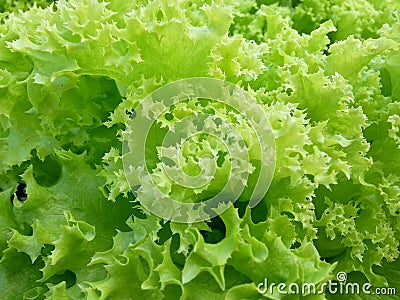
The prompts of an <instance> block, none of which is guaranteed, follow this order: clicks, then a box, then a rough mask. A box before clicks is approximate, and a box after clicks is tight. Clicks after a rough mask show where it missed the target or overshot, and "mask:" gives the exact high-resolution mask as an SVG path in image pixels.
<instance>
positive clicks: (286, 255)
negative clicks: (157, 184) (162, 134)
mask: <svg viewBox="0 0 400 300" xmlns="http://www.w3.org/2000/svg"><path fill="white" fill-rule="evenodd" d="M46 3H48V2H47V1H42V2H39V3H38V5H31V1H14V2H10V1H8V0H7V1H5V2H4V1H3V2H2V3H1V4H0V11H7V12H6V13H4V14H1V15H0V18H2V21H1V25H0V124H1V127H0V250H1V251H2V254H1V256H0V257H1V260H0V286H1V287H6V288H2V289H1V290H0V298H1V299H146V298H148V299H260V298H263V297H265V298H266V299H280V298H279V297H281V296H279V295H278V294H269V293H267V294H265V295H261V294H259V293H258V292H257V288H256V287H257V284H258V283H259V282H263V280H264V278H266V277H267V278H268V280H269V281H272V282H276V283H279V282H283V283H286V284H290V283H299V284H301V283H305V282H314V283H315V284H317V285H318V286H321V285H322V284H324V283H326V282H328V280H331V279H333V278H334V276H335V275H336V273H337V272H339V271H344V272H347V273H350V275H351V277H350V278H352V279H354V280H356V281H359V282H366V281H369V282H370V283H371V284H373V285H375V286H387V285H390V286H392V287H396V288H397V290H398V292H399V291H400V282H399V276H397V275H396V274H398V273H399V271H398V270H399V240H400V201H399V199H400V133H399V128H400V117H399V116H400V104H399V103H400V102H399V101H400V74H399V72H400V71H399V70H400V65H399V64H400V19H399V17H400V13H399V2H398V1H394V0H393V1H391V0H384V1H375V0H363V1H341V0H335V1H330V0H322V1H316V0H303V1H273V0H270V1H269V0H267V1H261V0H260V1H256V0H249V1H245V0H236V1H225V0H216V1H200V0H194V1H188V0H173V1H167V0H161V1H150V0H149V1H148V0H136V1H125V0H110V1H109V2H107V3H106V2H102V1H97V0H69V1H65V0H59V1H57V2H56V4H52V5H50V6H48V7H45V6H46ZM19 8H21V10H18V9H19ZM22 10H26V11H25V12H23V11H22ZM188 77H215V78H219V79H223V80H227V81H229V82H232V83H235V84H237V85H239V86H241V87H242V88H243V89H246V90H247V91H248V92H249V94H250V95H251V96H252V97H253V98H254V99H255V101H257V102H258V103H259V105H260V106H261V107H262V109H263V110H264V111H265V114H266V115H267V116H268V118H269V121H270V123H271V127H272V129H273V134H274V137H275V143H276V155H277V159H276V163H277V165H276V171H275V174H274V177H273V181H272V184H271V187H270V189H269V191H268V193H267V195H266V196H265V198H264V199H263V201H262V203H260V204H259V205H258V206H256V207H254V208H252V209H250V208H248V207H247V203H246V199H241V200H240V201H239V202H237V203H236V204H235V207H231V208H230V209H229V210H227V211H226V212H224V213H223V214H222V215H221V216H220V218H219V217H218V218H216V220H213V221H211V222H200V223H195V224H179V223H173V222H172V223H171V222H164V221H163V220H161V219H159V218H158V217H155V216H153V215H151V214H148V213H147V212H146V211H144V210H143V209H142V208H141V207H140V205H139V204H138V202H137V201H136V199H134V196H133V194H132V193H131V192H130V187H129V185H128V183H127V182H126V179H125V174H124V172H123V164H122V153H121V148H122V141H121V140H122V135H123V131H124V129H125V125H126V123H127V121H128V119H129V114H127V112H131V111H132V110H133V109H134V108H135V105H137V103H138V102H139V101H140V100H141V99H142V98H143V97H144V96H146V95H147V94H149V93H151V92H152V91H154V90H155V89H156V88H157V87H159V86H162V85H164V84H166V83H169V82H172V81H175V80H178V79H183V78H188ZM199 109H201V108H199V107H197V108H196V109H195V110H199ZM189 110H190V111H193V110H191V109H189V108H187V107H183V108H181V109H180V108H179V107H177V108H175V109H174V110H173V111H171V112H170V114H171V115H170V116H172V117H177V118H179V114H180V113H182V112H185V111H189ZM165 123H166V124H167V123H168V119H166V120H165ZM245 129H246V128H244V130H245ZM159 130H162V129H161V128H159ZM251 138H252V137H251V136H249V142H251ZM156 142H157V141H154V143H156ZM197 142H198V143H204V144H207V143H206V142H204V141H197ZM220 146H221V145H217V146H216V147H217V148H218V147H220ZM207 147H208V148H207ZM207 147H206V150H205V151H206V152H207V151H208V152H212V150H213V147H212V145H211V144H210V143H208V144H207ZM218 149H219V148H218ZM221 149H222V148H221ZM221 149H219V150H221ZM214 150H215V149H214ZM188 153H189V154H188V156H189V157H191V158H192V159H194V160H195V157H194V156H193V153H191V152H190V151H188ZM192 156H193V157H192ZM188 165H189V167H190V168H189V167H188V168H189V169H191V168H192V165H191V164H190V163H189V164H188ZM224 170H225V169H224V166H222V167H221V168H220V169H219V172H222V173H223V172H224ZM154 200H155V201H156V200H157V199H154ZM200 290H201V293H200V292H199V291H200ZM282 297H283V296H282ZM296 297H298V299H301V298H302V296H291V298H290V299H297V298H296ZM315 297H316V298H312V299H326V298H327V297H328V298H329V297H330V296H329V295H319V296H315ZM317 297H318V298H317ZM377 297H378V296H377ZM381 297H382V299H384V296H381ZM287 298H288V299H289V296H287ZM304 298H306V297H304ZM284 299H285V297H284Z"/></svg>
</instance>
